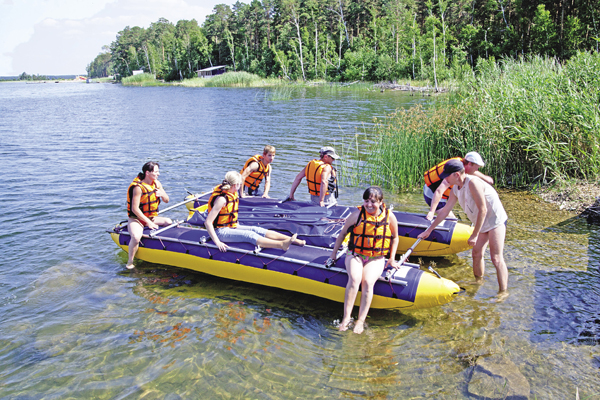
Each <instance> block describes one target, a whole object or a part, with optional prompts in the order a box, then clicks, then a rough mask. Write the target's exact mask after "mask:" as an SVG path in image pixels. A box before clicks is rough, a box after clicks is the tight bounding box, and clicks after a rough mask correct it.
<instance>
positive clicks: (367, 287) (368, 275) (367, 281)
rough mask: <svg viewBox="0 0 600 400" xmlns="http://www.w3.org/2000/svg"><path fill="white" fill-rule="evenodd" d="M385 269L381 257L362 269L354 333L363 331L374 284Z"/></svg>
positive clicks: (383, 260)
mask: <svg viewBox="0 0 600 400" xmlns="http://www.w3.org/2000/svg"><path fill="white" fill-rule="evenodd" d="M384 267H385V259H384V258H383V257H380V258H377V259H374V260H370V261H369V262H367V263H366V264H365V266H364V268H363V273H362V285H361V288H362V294H361V296H360V309H359V310H358V319H357V320H356V325H355V326H354V333H358V334H361V333H362V332H363V330H364V325H365V320H366V319H367V314H368V313H369V308H370V307H371V302H372V301H373V287H374V286H375V282H377V279H378V278H379V277H380V276H381V273H382V272H383V268H384Z"/></svg>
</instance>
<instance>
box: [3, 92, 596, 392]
mask: <svg viewBox="0 0 600 400" xmlns="http://www.w3.org/2000/svg"><path fill="white" fill-rule="evenodd" d="M424 100H428V99H427V98H425V99H423V98H419V97H412V96H409V95H407V94H403V93H399V92H394V93H392V92H385V93H379V92H377V91H373V92H354V91H337V90H333V91H332V90H329V89H307V90H304V91H301V92H297V93H296V94H295V95H294V96H293V97H292V98H291V99H289V100H287V101H272V100H270V97H269V95H268V92H267V91H265V90H263V89H221V88H215V89H209V88H202V89H189V88H177V87H158V88H134V87H122V86H120V85H111V84H76V83H60V84H54V83H46V84H24V83H2V84H0V170H1V171H2V174H1V175H0V176H1V177H0V182H1V183H2V189H3V190H2V192H0V204H1V206H0V207H1V212H0V216H1V217H0V221H1V226H2V231H1V232H0V398H2V399H4V398H6V399H14V398H17V399H33V398H46V399H63V398H82V399H88V398H99V399H120V398H144V399H163V398H167V399H178V398H252V399H280V398H282V399H283V398H285V399H287V398H302V399H306V398H340V397H343V398H352V399H379V398H452V399H454V398H469V397H473V396H474V394H477V393H479V394H481V393H492V397H497V398H504V397H505V395H506V390H507V388H508V387H509V386H510V387H513V388H516V390H521V391H522V392H523V391H525V392H527V393H528V394H529V396H530V397H531V398H538V399H542V398H574V397H575V393H576V390H579V393H580V395H581V397H582V398H586V396H591V397H588V398H598V394H597V393H598V392H600V376H599V372H600V371H599V368H600V351H599V346H598V342H599V341H600V307H599V306H598V296H599V294H600V289H599V288H598V287H599V283H600V273H599V270H598V266H599V258H600V249H599V242H598V230H597V228H595V227H593V226H588V225H587V224H586V223H585V221H583V220H581V219H577V218H575V215H574V214H571V213H568V212H564V211H558V210H557V209H556V207H555V206H550V205H547V204H543V203H541V202H539V201H538V200H537V199H536V198H534V197H531V196H528V195H524V194H522V193H514V192H508V191H502V192H501V198H502V200H503V202H504V204H505V207H506V209H507V211H508V214H509V217H510V222H509V229H508V234H507V242H506V261H507V264H508V266H509V273H510V276H509V292H510V295H509V297H508V298H507V299H506V300H505V301H504V302H501V303H497V302H496V301H495V297H494V296H495V294H496V290H497V283H496V276H495V271H494V268H493V266H492V265H491V263H490V262H489V257H488V258H487V264H486V267H487V277H486V280H485V283H484V284H483V285H481V286H479V285H475V284H474V283H473V282H472V281H473V277H472V270H471V267H470V266H471V257H470V253H469V252H464V253H460V254H458V255H456V256H449V257H444V258H439V259H425V260H423V262H425V264H430V263H435V266H436V269H437V270H438V272H440V274H441V275H443V276H445V277H447V278H449V279H453V280H455V281H456V282H458V283H459V285H460V286H461V287H464V288H465V289H466V290H465V292H464V293H463V294H461V295H460V296H459V297H458V298H457V299H456V300H455V301H453V302H451V303H449V304H447V305H444V306H442V307H437V308H433V309H428V310H422V311H414V312H405V313H400V312H392V311H379V310H373V311H371V313H370V317H369V319H368V320H367V323H368V326H367V329H366V331H365V333H364V334H362V335H355V334H353V333H351V332H344V333H340V332H338V331H337V329H336V327H335V321H336V320H338V319H340V318H341V315H342V305H341V304H338V303H332V302H328V301H325V300H322V299H318V298H313V297H310V296H305V295H301V294H297V293H292V292H286V291H281V290H277V289H273V288H264V287H259V286H254V285H247V284H243V283H240V282H232V281H226V280H221V279H217V278H214V277H210V276H205V275H200V274H196V273H192V272H188V271H186V270H182V269H177V268H172V267H168V266H164V265H157V264H150V263H143V262H140V263H139V264H138V268H136V269H135V270H134V271H129V270H126V269H125V262H126V255H125V253H124V252H122V251H121V250H119V249H118V248H117V247H116V245H115V244H114V243H113V241H112V240H111V239H110V237H109V235H108V234H107V233H106V232H105V230H106V229H107V228H109V227H111V226H112V225H114V224H115V223H116V222H118V221H121V220H123V219H124V218H125V192H126V188H127V186H128V185H129V183H130V182H131V180H132V179H133V177H134V176H135V175H136V174H137V172H139V171H140V169H141V166H142V165H143V164H144V162H146V161H148V160H158V161H159V162H160V163H161V178H160V179H161V182H162V183H163V185H164V186H165V188H166V190H167V191H168V193H169V194H170V196H171V199H172V201H173V202H178V201H180V200H182V199H183V198H184V196H185V195H186V194H187V193H186V189H187V190H190V191H192V192H202V191H207V190H209V189H210V188H212V187H213V186H215V185H216V184H217V183H218V182H220V180H221V179H222V178H223V176H224V174H225V172H227V171H229V170H232V169H234V170H239V169H240V168H241V167H242V165H243V164H244V162H245V161H246V159H247V158H248V157H249V156H251V155H254V154H257V153H260V152H261V150H262V148H263V147H264V145H265V144H271V145H274V146H276V148H277V157H276V159H275V163H274V164H273V168H274V177H273V184H272V191H271V195H272V196H273V197H281V198H283V197H285V196H286V195H287V193H288V191H289V187H290V184H291V182H292V180H293V178H294V176H295V175H296V174H297V172H298V171H299V170H300V169H301V168H302V167H303V166H304V165H305V164H306V162H308V161H309V160H310V159H311V158H313V157H315V156H317V152H318V148H320V147H321V146H323V145H334V146H336V147H337V148H341V147H342V146H346V147H347V146H352V144H353V140H354V139H353V138H354V134H355V133H360V132H361V131H362V129H363V127H364V126H367V125H368V124H369V123H370V122H371V121H372V119H373V117H376V116H383V115H385V114H387V113H389V112H391V111H393V110H394V109H396V108H398V107H408V106H410V105H412V104H415V103H418V102H423V101H424ZM305 187H306V186H305V184H302V185H301V186H300V188H299V189H298V191H297V193H298V197H299V198H300V199H302V198H307V197H308V195H307V194H306V188H305ZM363 190H364V188H348V187H343V188H342V190H341V203H342V204H359V203H360V197H361V194H362V191H363ZM303 196H304V197H303ZM386 201H387V202H388V203H392V204H394V206H395V207H396V208H397V209H401V210H407V211H414V212H426V207H425V205H424V203H423V200H422V197H421V194H420V193H418V192H415V193H406V194H393V193H386ZM185 214H186V213H185V211H184V210H183V209H181V210H173V211H172V212H170V213H167V215H169V216H171V217H173V218H182V217H184V216H185ZM463 215H464V214H463ZM413 261H416V260H413ZM499 369H502V370H504V373H502V374H500V375H499V376H503V377H508V379H509V381H510V382H509V384H505V382H504V380H503V378H497V379H496V380H494V379H492V375H493V374H494V371H498V370H499ZM482 371H483V372H482ZM486 371H487V372H489V374H487V375H486V373H487V372H486ZM509 372H510V373H509ZM485 376H488V378H485ZM486 379H487V380H486ZM482 386H486V387H485V388H483V389H482ZM474 398H477V397H474Z"/></svg>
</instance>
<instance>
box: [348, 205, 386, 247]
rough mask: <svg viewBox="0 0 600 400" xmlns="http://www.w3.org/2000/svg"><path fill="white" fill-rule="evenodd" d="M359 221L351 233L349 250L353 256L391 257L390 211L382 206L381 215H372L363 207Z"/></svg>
mask: <svg viewBox="0 0 600 400" xmlns="http://www.w3.org/2000/svg"><path fill="white" fill-rule="evenodd" d="M359 209H360V214H359V217H358V221H357V222H356V224H355V225H354V226H353V227H352V231H350V240H349V241H348V248H349V249H350V250H352V254H356V253H358V254H362V255H364V256H368V257H371V256H386V257H387V256H389V254H390V250H391V247H392V230H391V228H390V211H389V210H388V209H386V208H385V205H382V207H381V209H380V210H381V212H380V213H379V215H370V214H368V213H367V211H366V210H365V208H364V207H363V206H360V207H359Z"/></svg>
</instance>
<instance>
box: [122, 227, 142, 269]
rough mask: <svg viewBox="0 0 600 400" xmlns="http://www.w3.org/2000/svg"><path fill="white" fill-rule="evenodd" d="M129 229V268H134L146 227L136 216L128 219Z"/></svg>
mask: <svg viewBox="0 0 600 400" xmlns="http://www.w3.org/2000/svg"><path fill="white" fill-rule="evenodd" d="M128 222H129V224H128V230H129V235H130V236H131V239H130V240H129V246H128V247H129V258H128V259H127V265H125V267H127V269H133V268H134V267H135V266H134V265H133V258H134V257H135V253H137V251H138V248H139V246H140V240H141V239H142V234H143V233H144V227H143V226H142V224H141V223H140V222H139V221H138V220H137V219H134V218H129V219H128Z"/></svg>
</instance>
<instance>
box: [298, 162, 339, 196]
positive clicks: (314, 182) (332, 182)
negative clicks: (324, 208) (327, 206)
mask: <svg viewBox="0 0 600 400" xmlns="http://www.w3.org/2000/svg"><path fill="white" fill-rule="evenodd" d="M325 165H329V164H327V163H326V162H325V161H321V160H312V161H310V162H309V163H308V164H306V169H305V171H304V174H305V176H306V183H307V184H308V193H310V194H312V195H313V196H320V195H321V174H322V173H323V168H325ZM336 175H337V174H336V171H335V168H333V165H331V175H330V176H329V182H327V193H326V195H328V194H329V193H331V192H333V191H334V190H335V191H336V192H337V190H336V189H337V177H336ZM336 197H337V196H336Z"/></svg>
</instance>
